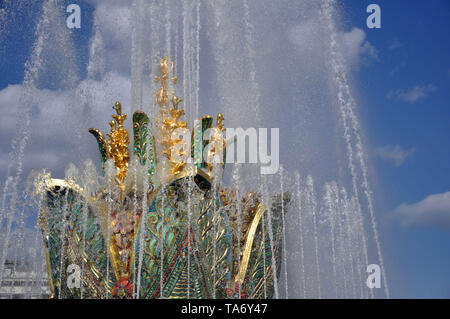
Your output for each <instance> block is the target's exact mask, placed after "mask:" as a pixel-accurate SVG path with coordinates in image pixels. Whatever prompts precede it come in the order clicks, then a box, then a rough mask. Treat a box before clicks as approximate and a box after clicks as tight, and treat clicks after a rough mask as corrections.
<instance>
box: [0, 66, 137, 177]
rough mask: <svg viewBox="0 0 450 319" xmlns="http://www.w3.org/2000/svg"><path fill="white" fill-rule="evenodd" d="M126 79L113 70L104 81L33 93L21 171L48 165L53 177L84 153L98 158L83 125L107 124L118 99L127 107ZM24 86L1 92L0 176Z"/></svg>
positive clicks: (12, 135) (86, 81)
mask: <svg viewBox="0 0 450 319" xmlns="http://www.w3.org/2000/svg"><path fill="white" fill-rule="evenodd" d="M130 86H131V83H130V80H129V79H128V78H126V77H123V76H121V75H118V74H117V73H110V74H107V75H106V76H105V77H104V79H103V80H102V81H95V80H90V79H88V80H84V81H81V82H80V83H79V84H78V86H77V87H76V88H74V89H73V90H65V91H54V90H46V89H41V90H40V89H35V90H33V91H32V96H33V107H32V115H31V118H32V121H31V126H30V132H32V133H31V134H30V137H29V142H28V146H27V149H26V152H25V156H24V161H23V165H24V171H25V172H28V171H29V170H30V169H40V168H42V167H47V168H49V169H50V170H51V171H53V173H54V174H55V175H60V177H61V174H63V173H64V168H65V167H66V166H67V164H68V163H70V162H80V161H83V160H86V159H87V158H88V157H90V158H92V159H93V160H94V161H96V160H98V154H96V153H97V150H96V147H97V146H96V142H95V139H94V138H93V137H91V136H90V134H89V133H88V131H87V129H88V128H89V127H92V126H94V127H97V128H98V129H101V130H103V131H106V130H107V128H108V118H107V117H105V116H108V115H109V114H112V113H113V111H112V105H113V104H114V102H115V101H116V100H119V101H121V102H122V104H123V107H124V110H125V111H127V112H128V113H129V111H130V110H129V108H130ZM25 94H26V89H25V88H24V87H23V86H22V85H10V86H8V87H6V88H5V89H3V90H1V91H0V109H2V116H1V117H0V135H1V136H2V138H1V139H0V150H1V153H0V163H3V164H4V165H1V167H0V176H4V175H5V174H6V167H7V165H8V163H9V162H10V160H9V158H8V153H9V152H10V148H11V145H10V142H11V140H12V139H13V138H14V137H15V134H16V132H17V129H16V123H17V122H18V120H20V119H21V118H23V117H24V116H23V113H22V112H23V111H21V110H23V105H22V98H23V96H24V95H25Z"/></svg>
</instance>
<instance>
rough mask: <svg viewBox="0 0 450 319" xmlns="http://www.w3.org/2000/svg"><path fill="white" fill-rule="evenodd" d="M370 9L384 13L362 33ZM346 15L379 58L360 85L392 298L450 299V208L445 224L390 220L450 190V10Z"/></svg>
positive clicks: (390, 9)
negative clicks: (395, 212) (374, 25)
mask: <svg viewBox="0 0 450 319" xmlns="http://www.w3.org/2000/svg"><path fill="white" fill-rule="evenodd" d="M370 3H377V4H379V5H380V7H381V12H382V27H381V29H368V28H366V27H365V16H367V15H368V14H366V15H364V14H363V13H364V12H365V8H366V6H367V5H368V4H370ZM343 8H344V9H345V15H346V16H347V17H348V19H349V20H351V21H352V23H353V24H354V25H356V26H357V27H359V28H361V29H364V30H365V31H366V35H367V40H368V41H370V43H371V44H372V45H373V46H374V47H376V49H377V52H378V60H377V61H372V62H371V63H370V64H369V65H367V66H365V67H362V68H360V70H359V72H358V74H357V76H356V77H357V81H356V83H357V87H358V91H359V94H360V98H361V101H360V105H361V109H360V112H361V115H362V121H363V123H364V124H365V127H366V131H367V135H368V139H369V144H370V148H371V149H372V150H373V153H374V154H373V155H374V157H373V162H372V164H373V165H375V170H376V173H375V174H374V175H375V176H376V177H374V180H375V181H374V182H376V184H375V185H374V186H375V188H376V189H377V200H378V201H379V205H380V209H381V210H382V211H384V212H385V213H381V214H380V215H381V217H379V227H380V230H381V232H382V237H383V236H385V239H384V240H383V242H384V251H385V255H386V260H388V265H389V264H391V267H392V273H391V274H390V276H389V277H390V281H391V282H392V281H397V280H398V285H397V284H391V288H392V289H391V290H392V291H391V292H392V295H393V296H397V297H402V296H409V297H425V298H426V297H444V298H448V297H450V250H449V247H450V232H449V230H450V229H449V224H448V220H449V215H450V207H449V206H448V201H447V206H446V209H445V211H443V212H442V215H444V214H446V215H447V217H446V218H444V216H442V224H441V225H439V222H432V221H428V220H427V219H425V220H421V221H418V222H416V223H414V224H413V225H411V226H406V227H404V226H402V225H401V224H400V223H399V222H398V220H397V222H393V221H392V219H391V216H392V211H393V210H395V208H396V207H398V206H399V205H401V204H402V203H406V204H412V203H417V202H420V201H422V200H423V199H425V198H426V197H428V196H429V195H432V194H443V193H446V192H448V191H449V189H450V185H449V182H450V148H449V147H448V146H449V138H450V125H449V124H450V103H449V100H450V92H449V88H450V42H449V41H447V39H448V37H449V34H450V3H449V2H448V1H438V0H433V1H426V2H424V1H377V2H375V1H351V2H350V1H346V2H345V4H344V5H343ZM414 92H416V93H419V94H414ZM408 93H410V95H408ZM419 96H420V97H419ZM377 149H378V150H377ZM423 213H425V214H426V213H427V211H425V212H423ZM430 213H431V212H430ZM445 220H446V222H445ZM388 269H389V268H388ZM400 287H401V288H400ZM397 288H398V290H397Z"/></svg>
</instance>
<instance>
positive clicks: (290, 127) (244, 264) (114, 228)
mask: <svg viewBox="0 0 450 319" xmlns="http://www.w3.org/2000/svg"><path fill="white" fill-rule="evenodd" d="M107 5H108V4H107V3H106V2H105V3H99V4H98V5H97V7H96V9H95V10H96V11H95V12H94V16H93V21H94V22H93V23H94V25H93V28H92V30H93V31H92V32H93V34H92V35H91V38H90V45H89V48H90V52H89V57H88V63H87V67H86V75H85V78H84V79H82V78H83V76H82V75H81V74H82V72H80V71H79V69H80V66H79V65H78V64H77V62H76V61H77V54H78V53H76V52H77V51H76V50H71V49H70V48H73V45H74V44H73V42H72V40H71V37H70V34H69V31H68V30H67V29H66V28H64V27H61V28H60V29H58V30H56V31H55V30H51V28H52V26H51V25H50V24H49V21H52V22H53V23H54V24H56V25H59V24H58V23H57V22H58V21H59V22H61V23H60V24H62V25H63V24H64V19H63V16H62V14H61V12H63V11H61V10H60V9H61V3H60V1H58V0H46V1H44V3H43V7H42V17H41V18H40V19H38V27H37V31H36V39H37V40H36V43H35V44H34V46H33V50H32V54H31V56H30V59H29V62H28V63H27V66H26V71H25V79H24V83H23V87H24V91H23V92H24V93H23V97H22V99H23V108H24V109H23V110H22V111H21V112H23V114H24V117H23V119H21V120H20V121H19V129H18V131H17V134H16V138H15V139H14V141H13V144H12V151H11V154H10V163H9V166H8V173H7V177H6V179H5V181H4V182H3V183H2V184H1V185H2V192H1V194H0V195H1V197H0V212H1V215H0V216H1V224H0V227H1V230H2V237H1V238H2V239H1V241H0V244H1V245H0V249H1V251H0V287H2V288H5V287H7V285H6V284H5V283H7V281H8V280H7V277H8V274H7V272H6V268H5V262H6V261H8V262H9V261H10V260H12V261H13V262H12V263H9V264H8V265H9V266H8V267H10V266H11V265H12V272H14V269H16V268H17V269H18V268H19V267H20V265H22V264H27V265H29V267H30V269H31V270H32V271H31V273H32V275H31V277H30V279H29V287H30V288H29V291H27V292H26V293H25V294H24V296H25V297H32V296H34V295H35V294H36V291H41V289H42V287H41V286H40V285H41V283H42V281H43V280H46V279H47V280H48V281H49V288H50V292H49V295H51V296H52V297H53V298H374V297H389V289H388V285H387V280H386V274H385V272H384V264H383V258H382V254H381V247H380V240H379V238H378V233H377V229H376V221H375V212H374V204H373V198H372V192H371V189H370V184H369V176H368V175H369V174H368V168H367V164H366V159H365V154H364V150H363V142H362V137H361V129H360V124H359V121H358V118H357V115H356V101H355V98H354V97H353V93H352V89H351V84H350V74H349V72H350V71H349V70H348V66H347V64H346V61H345V59H344V58H343V55H342V48H341V46H340V43H339V31H338V23H337V21H339V12H338V10H337V8H336V5H335V3H334V1H333V0H322V1H304V2H302V3H297V2H296V1H286V3H285V6H281V5H280V6H277V5H275V4H274V3H273V2H271V1H268V0H267V1H265V0H263V1H261V2H258V3H257V4H255V3H251V2H249V1H247V0H232V1H217V2H214V4H212V3H207V2H203V1H201V0H195V1H191V2H186V1H179V0H167V1H153V2H151V3H150V2H148V1H144V0H134V1H133V2H132V5H131V6H129V7H128V6H125V5H119V4H117V3H116V2H114V3H110V7H107ZM117 13H120V17H119V18H118V17H115V16H108V14H111V15H112V14H117ZM296 14H297V15H298V16H297V17H295V18H294V16H295V15H296ZM122 15H123V16H122ZM124 17H126V18H124ZM116 18H118V19H116ZM105 21H106V22H105ZM110 21H116V24H117V25H112V24H110ZM105 23H107V25H105ZM108 23H109V24H108ZM299 23H300V24H299ZM296 24H299V25H297V26H296ZM115 27H117V28H116V29H114V28H115ZM127 27H128V28H129V29H126V28H127ZM106 28H113V31H112V33H113V34H112V35H111V34H110V33H108V32H110V31H109V30H108V31H105V29H106ZM121 28H125V29H126V30H129V32H130V33H129V34H125V36H122V35H121V32H123V30H122V29H121ZM280 30H283V32H284V31H286V30H288V31H287V35H286V36H284V38H283V39H281V38H282V37H281V38H280V39H278V37H279V32H280ZM305 30H306V32H305ZM52 32H56V33H58V37H52V36H49V35H48V34H52ZM114 32H117V34H114ZM299 32H300V36H302V37H303V38H301V39H302V41H303V42H302V44H301V45H300V46H299V45H298V42H295V41H296V40H295V41H294V40H293V42H292V43H288V42H282V41H286V40H289V39H292V38H295V37H297V36H299V35H298V34H299ZM294 33H295V34H294ZM105 34H109V35H110V36H111V37H113V38H114V37H116V38H114V39H115V40H116V41H117V43H120V44H121V45H122V46H123V47H120V48H119V49H118V50H119V51H120V50H122V51H123V52H126V53H125V55H126V58H127V59H128V58H129V60H128V61H129V63H128V62H126V63H125V65H122V64H124V60H123V52H122V51H121V52H119V53H118V54H117V55H114V50H115V49H117V48H115V47H114V45H113V46H111V45H109V47H108V43H107V42H108V41H109V40H108V38H105ZM293 34H294V35H293ZM311 37H313V38H314V39H320V41H315V42H311ZM295 39H296V38H295ZM264 41H274V43H276V44H275V45H274V46H273V48H271V49H267V48H266V47H265V46H264V45H262V43H264ZM316 42H317V43H316ZM298 46H299V47H298ZM49 48H51V49H49ZM124 48H125V49H126V50H124ZM286 48H287V50H285V49H286ZM296 49H299V50H300V51H299V52H300V53H301V54H299V55H297V54H295V53H292V52H297V51H295V50H296ZM52 50H53V51H52ZM108 50H112V51H113V52H109V51H108ZM49 52H51V54H50V53H49ZM58 54H60V55H61V56H60V57H65V58H67V59H68V60H70V61H72V62H71V63H70V64H68V67H67V65H66V68H68V72H66V73H65V74H66V75H64V73H63V72H61V69H60V67H61V66H58V65H57V66H56V71H52V70H55V66H52V60H50V59H49V58H51V57H54V55H58ZM127 55H129V56H127ZM161 57H163V58H161ZM170 59H172V60H173V62H171V61H170ZM54 60H55V61H63V60H64V59H63V60H61V59H54ZM317 60H319V61H320V62H319V63H317ZM302 61H303V62H302ZM119 62H120V63H119ZM55 63H56V62H55ZM315 65H320V70H317V69H314V68H315V67H316V68H317V66H315ZM108 68H109V71H108ZM176 68H178V69H176ZM289 68H291V70H289ZM124 69H125V70H124ZM52 72H53V73H55V74H52ZM176 74H180V75H181V76H180V79H178V77H177V76H176ZM52 76H54V77H55V79H56V82H58V81H59V82H60V85H61V86H60V87H58V85H57V84H55V81H50V82H51V83H52V84H51V85H50V84H49V83H50V82H49V79H51V78H52ZM155 78H156V81H154V79H155ZM178 82H180V83H178ZM54 85H56V86H57V87H56V88H54V87H52V86H54ZM178 86H181V90H180V92H181V93H180V96H181V97H182V98H183V100H182V99H181V98H179V97H178V95H176V94H175V90H176V88H178ZM46 89H50V90H56V91H57V90H64V93H57V94H61V96H64V98H65V101H67V105H66V106H65V107H66V108H67V111H68V112H71V116H70V118H67V119H65V124H66V125H67V131H68V132H71V134H72V136H73V138H72V139H71V143H72V144H70V145H68V147H67V149H66V150H65V152H64V153H65V154H66V155H61V160H62V161H64V162H65V163H66V165H67V163H69V162H74V163H76V165H75V164H69V165H68V166H67V167H66V170H65V178H64V179H55V178H52V174H50V173H49V171H47V170H40V169H39V167H34V168H35V169H37V171H34V172H32V173H31V174H30V176H29V177H28V178H27V180H26V181H23V175H24V173H25V169H24V165H25V164H24V158H26V154H27V153H26V152H27V147H29V145H30V144H32V143H34V142H35V138H36V137H34V133H35V132H34V131H33V113H32V110H33V107H34V106H35V102H34V99H33V97H34V96H35V95H36V94H39V92H41V91H43V90H46ZM155 95H156V97H154V96H155ZM111 99H114V100H121V101H122V102H123V103H119V102H116V103H115V104H113V101H112V100H111ZM280 101H281V103H280ZM112 105H114V112H115V114H114V115H113V116H112V118H113V119H112V121H110V122H109V125H110V127H109V130H110V133H108V134H106V136H105V135H104V134H103V133H102V132H101V130H97V129H90V130H89V132H90V133H91V134H93V135H94V137H95V138H96V140H97V145H98V149H99V151H100V155H101V156H100V160H101V161H100V163H101V167H99V166H98V165H97V164H95V162H93V161H91V160H90V159H88V158H89V157H91V155H92V154H93V146H92V144H93V143H89V141H88V140H86V138H85V136H86V134H85V132H86V131H87V127H85V126H84V124H85V123H86V122H88V121H89V122H93V123H96V124H95V125H96V126H97V125H101V128H102V129H103V130H104V128H105V125H104V124H105V123H106V122H107V121H105V120H104V115H105V114H109V113H105V112H110V111H109V110H111V106H112ZM181 106H183V107H181ZM277 108H279V110H280V111H275V110H276V109H277ZM185 113H186V114H185ZM200 113H209V114H214V113H216V114H218V115H217V118H216V121H215V122H216V123H215V125H214V120H213V117H211V116H209V115H208V116H203V117H201V116H200ZM222 113H223V114H224V116H223V115H222ZM329 114H332V115H331V116H330V115H329ZM127 115H131V118H128V119H127ZM97 116H102V119H101V120H100V119H99V120H97ZM183 116H185V119H182V118H183ZM224 118H226V124H227V127H242V126H247V127H264V126H267V127H277V126H278V127H280V128H281V129H280V131H281V132H280V136H281V145H280V152H281V154H280V160H281V162H282V163H283V165H282V166H281V167H280V169H279V170H278V173H277V174H273V175H261V174H260V166H261V164H258V163H257V164H239V163H237V164H226V165H225V164H224V162H226V158H225V157H224V155H225V153H224V154H222V153H220V152H219V151H218V149H220V148H223V149H224V150H226V149H227V147H230V146H233V144H232V143H233V141H230V140H227V139H226V138H224V134H225V131H226V129H225V120H224ZM75 119H76V120H75ZM92 119H95V120H92ZM129 123H132V125H130V124H129ZM97 127H98V126H97ZM188 127H191V128H192V129H188ZM208 129H209V130H211V132H213V134H212V135H210V136H209V137H206V131H208ZM186 131H187V132H188V133H187V134H184V135H188V138H187V139H185V138H180V134H178V133H180V132H184V133H186ZM131 132H132V134H131ZM299 132H300V133H299ZM184 135H183V136H184ZM272 141H274V140H272ZM130 144H131V145H130ZM191 144H192V145H191ZM211 145H214V147H212V148H211V147H210V146H211ZM233 147H234V146H233ZM205 150H207V152H206V153H207V154H209V155H207V157H208V156H210V157H211V158H217V157H219V158H221V159H222V161H221V162H220V163H215V162H212V163H211V162H207V161H204V160H202V158H203V154H205V152H204V151H205ZM217 154H219V156H217ZM247 156H248V154H247ZM179 158H182V160H179ZM199 159H200V160H199ZM230 166H232V167H230ZM228 168H230V169H228ZM98 171H100V173H98ZM300 172H302V173H304V174H307V175H305V176H304V175H301V173H300ZM54 173H55V172H54ZM54 173H53V174H54ZM60 173H61V172H59V175H61V174H60ZM227 185H229V186H227ZM22 188H23V191H22ZM22 193H23V194H24V195H22ZM38 215H39V218H37V216H38ZM29 216H31V219H32V220H33V227H32V228H31V227H29V225H27V224H28V223H29V222H28V219H29ZM29 234H30V235H29ZM42 237H43V239H44V240H42ZM28 241H31V243H30V244H27V243H26V242H28ZM28 250H30V251H28ZM372 263H376V264H379V265H380V266H381V270H382V278H383V288H384V289H383V291H381V290H374V289H369V288H368V287H367V285H366V278H367V273H366V268H367V266H368V265H369V264H372ZM8 269H9V268H8ZM12 296H13V294H12V293H11V297H12Z"/></svg>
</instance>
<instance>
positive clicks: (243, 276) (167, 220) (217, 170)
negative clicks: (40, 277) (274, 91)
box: [39, 57, 290, 298]
mask: <svg viewBox="0 0 450 319" xmlns="http://www.w3.org/2000/svg"><path fill="white" fill-rule="evenodd" d="M160 72H161V75H160V76H159V77H157V78H156V81H158V82H159V83H160V84H161V88H160V89H159V90H158V91H157V93H156V104H158V105H159V107H160V117H159V118H157V119H156V121H155V123H156V125H155V128H151V124H150V120H149V118H148V117H147V115H146V114H145V113H143V112H141V111H136V112H135V113H134V114H133V130H134V132H133V133H134V134H133V138H134V142H133V149H134V155H130V152H129V150H128V146H129V140H130V138H129V134H128V132H127V130H126V129H125V128H124V125H123V124H124V121H125V120H126V119H127V115H126V114H124V113H122V108H121V104H120V103H119V102H117V103H116V104H115V105H114V107H113V108H114V110H115V111H116V114H114V115H113V116H112V117H113V120H112V121H111V122H110V123H109V124H110V126H111V132H110V133H109V134H107V136H108V137H109V140H108V141H107V140H106V138H105V136H104V135H103V134H102V133H101V132H100V131H99V130H97V129H90V130H89V132H91V133H92V134H93V135H94V136H95V138H96V139H97V142H98V145H99V150H100V154H101V161H102V167H103V170H104V181H105V183H104V184H102V185H101V186H100V187H99V188H98V189H97V190H96V191H94V192H88V191H87V190H86V189H84V188H83V187H82V186H79V185H77V184H76V183H74V181H72V180H70V179H69V180H57V179H51V178H50V177H49V176H46V177H45V178H43V179H42V178H41V179H40V181H43V184H42V187H40V188H39V189H40V191H41V192H44V193H45V195H44V196H43V198H44V202H45V203H44V205H43V208H42V210H41V212H40V217H39V220H40V226H41V228H42V233H43V237H44V242H45V249H46V256H47V268H48V276H49V281H50V288H51V291H52V296H53V297H54V298H81V297H82V298H213V297H214V298H246V297H248V298H264V297H268V298H270V297H272V295H273V289H274V287H273V286H274V285H273V281H274V280H273V279H274V276H278V274H279V269H280V267H279V264H280V255H281V254H280V248H281V233H282V229H281V227H282V224H281V222H280V221H281V218H280V217H281V216H282V214H284V207H286V205H287V203H288V202H289V198H290V196H289V194H288V193H285V194H282V195H277V196H274V197H273V199H272V200H271V207H266V206H265V204H264V201H263V199H262V198H261V195H260V194H258V193H256V192H253V193H248V194H246V195H245V196H241V195H240V194H239V193H238V192H236V191H234V190H231V189H223V188H222V187H221V183H220V179H221V172H222V170H223V165H224V161H222V163H219V164H217V165H216V164H214V163H208V162H207V161H206V159H203V158H202V154H203V153H204V150H205V148H206V147H207V145H208V144H211V143H214V145H220V144H222V145H223V146H224V147H223V148H226V146H227V145H226V143H227V141H226V140H225V139H224V138H223V137H222V136H223V135H222V134H221V133H222V132H223V131H224V130H225V128H224V124H223V116H222V115H221V114H219V115H218V116H217V121H216V127H213V119H212V117H211V116H204V117H202V118H201V120H200V121H199V122H197V124H196V125H195V127H194V129H193V131H192V149H191V150H190V151H191V152H189V150H186V145H184V147H181V148H177V147H178V144H180V143H182V142H183V141H182V140H180V139H179V138H178V137H177V136H176V134H175V135H174V133H175V132H176V130H177V129H187V124H186V122H185V121H181V120H180V117H181V116H183V115H184V111H183V110H182V109H179V108H178V105H179V103H181V101H182V100H181V99H180V98H179V97H177V96H176V95H175V94H172V93H171V92H170V89H169V84H173V85H175V84H176V83H177V77H175V76H173V74H172V72H173V63H169V61H168V58H167V57H165V58H162V59H161V61H160ZM170 104H171V105H170ZM208 129H212V130H213V131H214V132H215V133H214V134H213V135H212V137H211V138H210V139H205V133H206V131H207V130H208ZM182 146H183V145H182ZM158 148H161V154H163V157H165V158H164V159H161V160H160V159H159V158H158V157H157V154H158V152H157V149H158ZM219 151H221V150H220V147H217V148H216V147H211V148H210V150H209V152H212V153H213V154H210V155H211V156H214V155H216V154H214V153H216V152H217V153H218V152H219ZM189 153H191V155H189ZM186 154H188V157H189V156H190V157H191V159H192V160H186V157H185V159H184V160H179V159H178V158H177V155H186ZM199 154H200V156H199V157H198V158H200V160H195V158H196V157H195V156H196V155H199ZM220 154H222V153H220ZM220 154H219V155H220ZM223 154H225V152H223ZM222 157H224V155H222ZM223 159H224V160H225V158H223ZM133 174H134V176H133ZM140 174H142V176H145V178H144V182H143V183H138V182H137V180H138V178H136V175H140ZM282 208H283V209H282ZM274 269H278V271H276V270H274ZM74 270H77V271H78V273H77V275H78V276H79V278H78V279H76V280H75V281H74V282H71V280H72V277H73V276H72V272H71V271H74ZM74 283H75V284H74Z"/></svg>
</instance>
